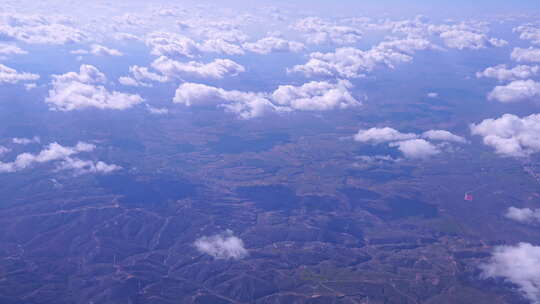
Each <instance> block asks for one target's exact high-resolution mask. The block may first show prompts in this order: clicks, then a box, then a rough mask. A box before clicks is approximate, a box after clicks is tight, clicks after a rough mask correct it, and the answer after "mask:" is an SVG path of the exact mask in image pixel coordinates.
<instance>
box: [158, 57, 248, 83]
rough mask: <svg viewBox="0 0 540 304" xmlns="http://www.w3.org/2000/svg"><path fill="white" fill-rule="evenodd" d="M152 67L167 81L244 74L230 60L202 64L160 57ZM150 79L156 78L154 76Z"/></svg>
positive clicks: (242, 70) (242, 69) (239, 66)
mask: <svg viewBox="0 0 540 304" xmlns="http://www.w3.org/2000/svg"><path fill="white" fill-rule="evenodd" d="M152 67H153V68H154V69H155V70H156V71H159V72H160V73H162V74H163V75H165V77H167V78H168V79H170V78H182V77H198V78H215V79H221V78H223V77H225V76H236V75H238V74H240V73H242V72H245V68H244V67H243V66H241V65H239V64H238V63H236V62H234V61H232V60H230V59H215V60H214V61H212V62H210V63H207V64H204V63H200V62H196V61H190V62H179V61H175V60H172V59H170V58H168V57H164V56H162V57H160V58H158V59H156V60H155V61H154V62H153V63H152ZM152 77H153V78H154V79H155V78H156V76H155V75H152ZM158 81H159V80H158Z"/></svg>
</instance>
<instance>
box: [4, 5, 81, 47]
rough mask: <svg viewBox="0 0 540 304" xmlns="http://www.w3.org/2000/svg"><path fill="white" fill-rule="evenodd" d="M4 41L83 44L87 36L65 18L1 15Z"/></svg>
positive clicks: (13, 14)
mask: <svg viewBox="0 0 540 304" xmlns="http://www.w3.org/2000/svg"><path fill="white" fill-rule="evenodd" d="M0 37H1V38H2V40H19V41H22V42H25V43H30V44H56V45H62V44H67V43H75V42H82V41H84V40H86V39H87V35H86V34H85V33H84V32H83V31H81V30H79V29H77V28H75V27H73V26H72V25H71V24H70V22H69V21H68V20H66V19H65V18H61V17H60V18H59V17H57V16H44V15H21V14H15V13H3V14H0Z"/></svg>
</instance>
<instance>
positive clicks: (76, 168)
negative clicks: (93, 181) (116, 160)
mask: <svg viewBox="0 0 540 304" xmlns="http://www.w3.org/2000/svg"><path fill="white" fill-rule="evenodd" d="M57 169H58V170H72V171H73V172H74V173H75V174H76V175H82V174H92V173H101V174H107V173H111V172H113V171H116V170H119V169H121V167H120V166H117V165H114V164H107V163H105V162H102V161H97V162H96V161H91V160H82V159H79V158H72V157H66V158H65V159H63V160H62V161H61V162H60V164H59V165H58V166H57Z"/></svg>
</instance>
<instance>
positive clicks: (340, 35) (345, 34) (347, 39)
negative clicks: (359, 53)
mask: <svg viewBox="0 0 540 304" xmlns="http://www.w3.org/2000/svg"><path fill="white" fill-rule="evenodd" d="M292 28H293V29H295V30H297V31H300V32H303V33H305V34H306V38H307V41H308V42H309V43H313V44H353V43H356V42H358V41H359V40H360V39H362V32H361V31H360V30H358V29H355V28H352V27H349V26H343V25H336V24H333V23H330V22H327V21H324V20H322V19H321V18H318V17H307V18H304V19H301V20H299V21H298V22H297V23H296V24H294V25H293V26H292Z"/></svg>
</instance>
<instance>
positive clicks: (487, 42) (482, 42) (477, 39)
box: [440, 29, 508, 50]
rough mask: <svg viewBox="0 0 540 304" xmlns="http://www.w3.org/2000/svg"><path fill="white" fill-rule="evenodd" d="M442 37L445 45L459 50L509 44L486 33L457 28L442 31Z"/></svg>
mask: <svg viewBox="0 0 540 304" xmlns="http://www.w3.org/2000/svg"><path fill="white" fill-rule="evenodd" d="M440 37H441V38H442V39H443V41H444V45H446V46H447V47H449V48H455V49H459V50H463V49H471V50H479V49H483V48H486V47H488V46H495V47H501V46H505V45H507V44H508V42H506V41H504V40H501V39H495V38H488V37H487V36H486V35H485V34H481V33H475V32H471V31H465V30H456V29H453V30H449V31H445V32H442V33H441V34H440Z"/></svg>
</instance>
